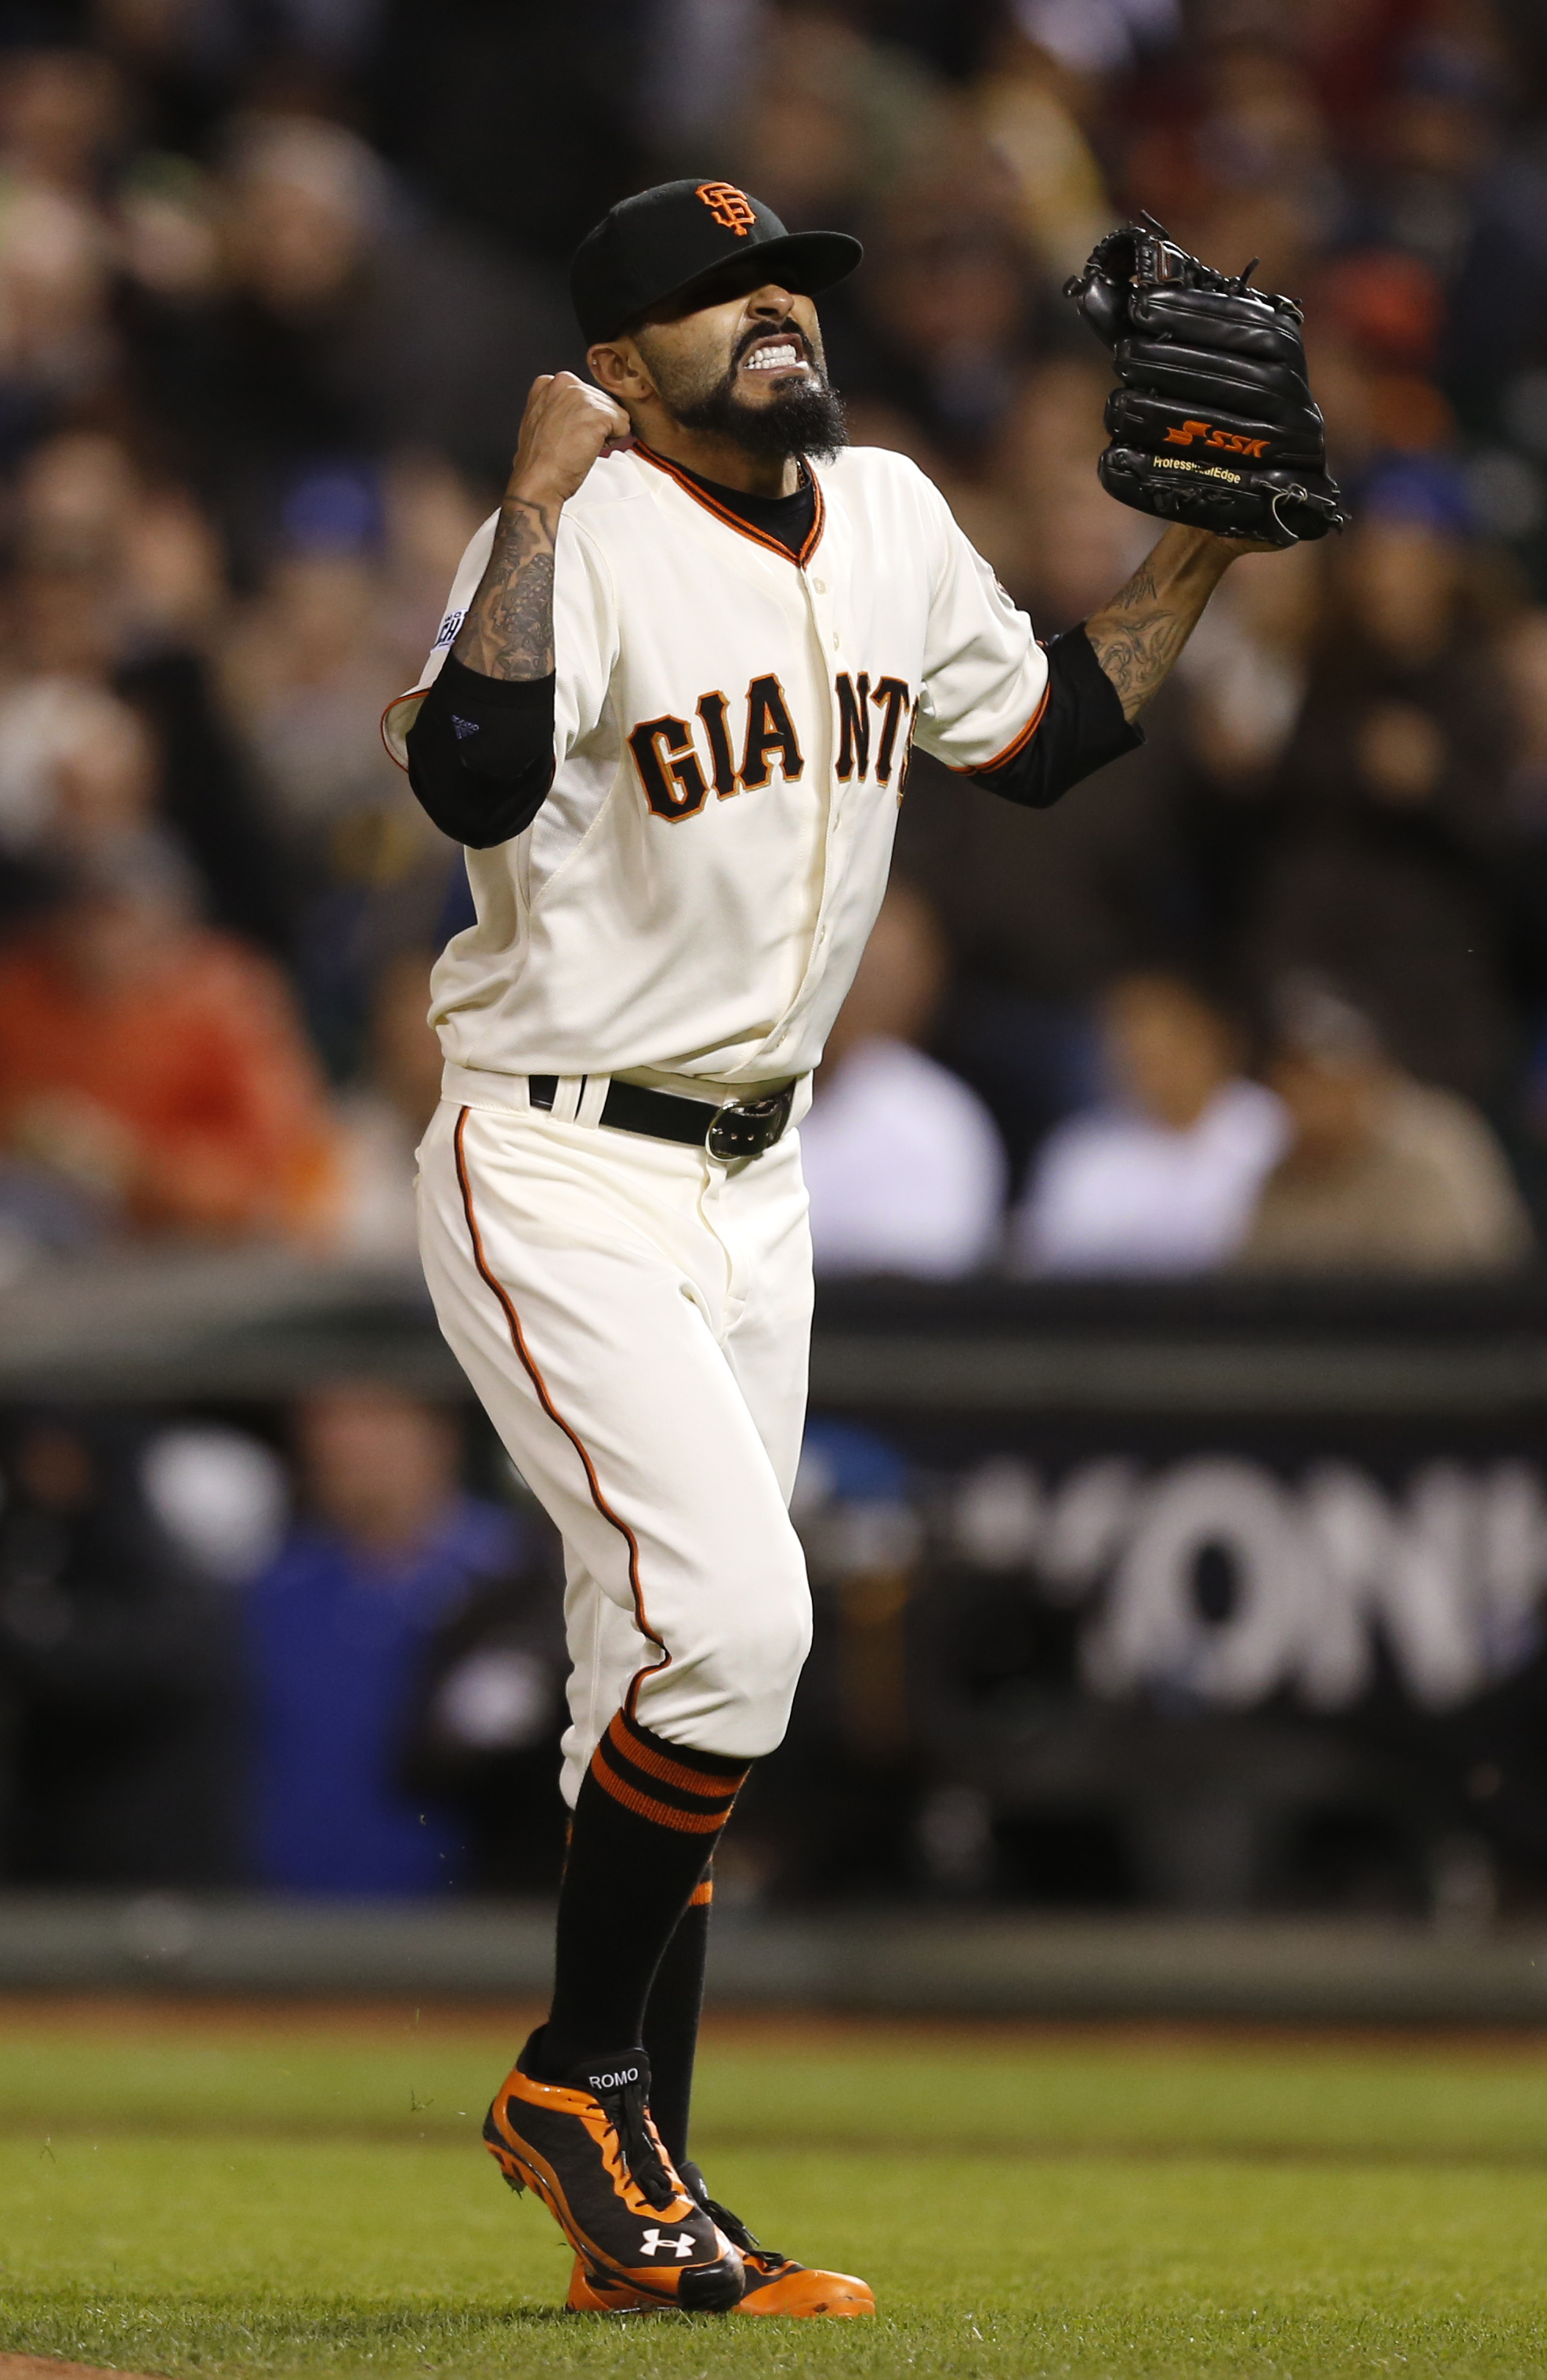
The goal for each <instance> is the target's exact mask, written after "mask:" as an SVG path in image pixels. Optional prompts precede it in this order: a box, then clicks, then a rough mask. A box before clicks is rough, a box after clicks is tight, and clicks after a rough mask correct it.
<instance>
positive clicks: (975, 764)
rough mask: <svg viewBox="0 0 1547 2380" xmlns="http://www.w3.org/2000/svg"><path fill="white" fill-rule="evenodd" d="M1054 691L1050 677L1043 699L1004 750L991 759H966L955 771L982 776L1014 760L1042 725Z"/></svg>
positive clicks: (957, 774) (966, 775)
mask: <svg viewBox="0 0 1547 2380" xmlns="http://www.w3.org/2000/svg"><path fill="white" fill-rule="evenodd" d="M1052 691H1053V680H1052V678H1051V677H1049V678H1048V681H1047V684H1046V685H1045V686H1044V687H1043V689H1042V700H1041V701H1040V702H1039V703H1038V704H1037V707H1036V709H1035V710H1033V713H1032V715H1031V717H1030V719H1028V720H1027V722H1026V724H1025V725H1024V727H1022V729H1021V733H1020V735H1015V736H1012V737H1011V739H1010V741H1009V743H1008V744H1007V745H1006V746H1005V748H1004V750H1003V751H1002V752H996V753H995V755H994V758H993V759H991V760H964V761H963V762H962V764H961V767H960V768H959V769H954V768H953V773H954V774H955V775H956V776H958V777H982V776H985V775H986V774H987V772H988V771H989V770H990V769H1002V768H1003V767H1004V765H1005V762H1006V761H1007V760H1013V759H1014V758H1015V756H1016V754H1017V752H1019V751H1020V750H1021V748H1022V747H1023V746H1024V745H1027V744H1029V743H1030V742H1031V740H1032V738H1033V735H1035V734H1036V732H1037V729H1038V728H1039V727H1040V726H1041V725H1042V715H1043V712H1044V711H1045V710H1046V708H1047V698H1048V696H1049V695H1050V694H1051V693H1052Z"/></svg>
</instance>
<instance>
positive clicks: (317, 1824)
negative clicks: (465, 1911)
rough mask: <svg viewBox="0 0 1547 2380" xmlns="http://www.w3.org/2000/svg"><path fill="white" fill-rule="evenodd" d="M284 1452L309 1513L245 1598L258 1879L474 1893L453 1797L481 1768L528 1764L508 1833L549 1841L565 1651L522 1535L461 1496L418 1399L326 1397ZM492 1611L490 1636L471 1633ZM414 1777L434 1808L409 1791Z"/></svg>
mask: <svg viewBox="0 0 1547 2380" xmlns="http://www.w3.org/2000/svg"><path fill="white" fill-rule="evenodd" d="M296 1441H297V1451H298V1454H299V1458H300V1465H301V1470H302V1475H303V1479H304V1483H305V1488H306V1491H307V1495H308V1501H309V1505H310V1515H309V1517H308V1520H307V1521H306V1522H305V1523H304V1524H302V1525H301V1526H299V1527H298V1528H297V1529H296V1532H295V1533H294V1535H293V1536H292V1537H291V1539H290V1542H289V1544H288V1545H287V1546H286V1547H285V1548H284V1551H283V1552H282V1553H281V1554H280V1556H279V1558H278V1560H276V1561H275V1562H274V1564H273V1566H272V1569H271V1570H269V1571H268V1572H267V1573H265V1575H263V1576H262V1577H260V1579H258V1580H257V1581H256V1582H255V1584H254V1585H253V1586H252V1587H251V1588H250V1589H249V1591H248V1597H247V1632H248V1646H249V1665H250V1673H251V1682H252V1700H253V1709H254V1745H253V1763H254V1765H253V1774H252V1788H251V1828H252V1841H253V1856H254V1861H255V1864H256V1866H257V1869H258V1873H259V1875H260V1878H261V1879H262V1881H263V1882H264V1883H266V1884H269V1885H272V1886H277V1887H280V1888H284V1889H287V1890H291V1891H297V1892H362V1893H363V1892H381V1893H392V1892H404V1893H417V1892H430V1891H434V1890H436V1889H437V1888H441V1887H445V1886H448V1885H453V1884H457V1883H465V1882H466V1881H468V1880H469V1877H470V1876H472V1875H473V1874H474V1873H476V1857H475V1851H474V1849H473V1848H472V1846H471V1841H470V1836H469V1828H468V1825H467V1823H466V1817H465V1813H464V1812H462V1811H461V1810H459V1809H458V1807H457V1805H456V1800H455V1798H454V1796H455V1793H456V1791H457V1789H458V1787H459V1786H460V1785H461V1784H462V1783H463V1782H464V1781H465V1770H466V1768H467V1767H468V1765H469V1762H470V1761H471V1760H472V1759H473V1757H474V1756H475V1755H478V1754H482V1755H489V1754H491V1753H500V1754H502V1755H505V1757H506V1758H507V1759H511V1758H514V1757H516V1756H521V1759H520V1764H519V1766H518V1768H517V1771H516V1772H515V1773H516V1776H517V1778H518V1779H519V1783H520V1785H521V1786H522V1787H523V1788H524V1789H525V1794H526V1798H525V1800H524V1799H523V1798H522V1795H521V1794H520V1793H513V1794H509V1795H508V1796H507V1799H506V1801H505V1803H504V1805H503V1823H504V1825H505V1826H506V1827H507V1828H509V1829H511V1830H513V1831H514V1830H520V1829H523V1828H529V1829H535V1830H536V1831H537V1833H538V1835H539V1836H540V1837H541V1838H542V1841H543V1842H544V1843H545V1844H546V1843H548V1842H549V1841H550V1840H551V1839H555V1838H556V1834H557V1828H558V1824H559V1803H558V1793H557V1787H556V1785H555V1783H554V1775H555V1770H554V1767H553V1761H554V1753H555V1744H556V1739H557V1734H558V1728H559V1719H560V1681H561V1678H562V1631H561V1628H560V1620H559V1598H558V1594H557V1591H556V1589H555V1588H554V1587H552V1586H551V1585H550V1579H549V1575H548V1573H547V1572H546V1570H545V1569H544V1567H543V1564H542V1561H541V1560H540V1559H539V1544H540V1540H539V1539H538V1536H537V1535H536V1533H535V1531H534V1530H533V1529H532V1528H530V1527H528V1526H527V1525H526V1524H525V1523H524V1522H523V1521H522V1520H521V1519H520V1518H519V1517H518V1516H517V1515H516V1514H515V1513H514V1512H512V1511H511V1510H509V1509H508V1508H506V1507H504V1506H501V1505H496V1504H491V1503H489V1502H487V1501H484V1500H479V1499H476V1498H473V1497H470V1496H467V1495H465V1494H464V1493H463V1492H462V1491H461V1489H460V1488H459V1486H458V1478H457V1473H458V1454H459V1447H458V1432H457V1428H456V1425H455V1422H454V1419H453V1416H452V1415H449V1414H446V1413H442V1412H439V1411H437V1410H435V1409H434V1408H433V1407H431V1406H429V1405H427V1404H425V1403H422V1402H420V1401H419V1400H418V1399H417V1398H414V1397H410V1396H406V1395H402V1394H399V1393H397V1392H396V1391H394V1390H391V1389H387V1388H381V1387H370V1388H366V1387H358V1388H352V1387H347V1386H339V1387H335V1388H332V1389H326V1390H319V1391H318V1392H317V1393H316V1394H315V1395H313V1396H312V1397H310V1398H308V1400H307V1402H306V1403H305V1404H304V1405H303V1406H302V1407H301V1410H300V1413H299V1415H298V1417H297V1424H296ZM491 1604H493V1605H497V1606H498V1608H499V1609H500V1611H501V1615H502V1617H501V1619H500V1621H499V1623H498V1625H497V1626H495V1627H494V1628H492V1629H491V1628H490V1627H489V1625H488V1624H487V1622H486V1621H482V1620H480V1622H479V1624H478V1625H477V1626H475V1627H472V1628H469V1618H470V1615H471V1614H472V1613H473V1612H474V1611H475V1609H477V1611H479V1612H480V1613H487V1611H488V1610H489V1608H490V1606H491ZM513 1607H514V1609H513ZM427 1698H428V1700H429V1710H428V1713H427V1711H426V1707H425V1706H426V1702H427ZM457 1755H460V1762H459V1760H458V1758H457ZM410 1761H412V1764H413V1766H412V1773H413V1774H414V1775H415V1776H416V1777H422V1776H423V1775H424V1774H425V1772H426V1770H427V1769H429V1772H430V1773H431V1774H433V1775H434V1776H435V1778H436V1779H437V1781H438V1782H439V1784H440V1787H441V1791H440V1794H439V1796H438V1797H437V1798H436V1799H433V1800H431V1799H429V1798H428V1797H427V1794H426V1792H425V1791H424V1790H422V1787H419V1786H416V1785H411V1784H410V1783H409V1782H408V1781H407V1779H408V1774H409V1769H408V1764H409V1763H410ZM459 1767H460V1769H461V1771H462V1772H464V1773H463V1774H459V1773H458V1770H459ZM505 1781H506V1785H507V1788H508V1787H509V1786H510V1784H511V1782H512V1779H511V1776H510V1775H509V1774H507V1777H506V1780H505ZM513 1858H514V1852H513V1849H512V1847H511V1846H509V1845H507V1846H506V1847H505V1863H506V1864H507V1865H508V1864H510V1863H511V1861H512V1859H513Z"/></svg>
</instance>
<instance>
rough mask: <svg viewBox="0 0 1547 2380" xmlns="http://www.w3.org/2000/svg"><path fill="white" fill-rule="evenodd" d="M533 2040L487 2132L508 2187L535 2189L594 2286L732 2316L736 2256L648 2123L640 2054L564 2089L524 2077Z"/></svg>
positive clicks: (499, 2096)
mask: <svg viewBox="0 0 1547 2380" xmlns="http://www.w3.org/2000/svg"><path fill="white" fill-rule="evenodd" d="M539 2038H540V2035H539V2034H533V2036H532V2039H531V2040H530V2041H529V2042H528V2043H527V2044H526V2048H525V2049H524V2050H523V2051H522V2053H521V2056H520V2058H518V2059H517V2061H516V2064H515V2066H514V2069H513V2070H512V2071H511V2072H510V2073H509V2074H507V2075H506V2077H505V2080H504V2081H503V2083H501V2085H500V2088H499V2090H498V2091H497V2092H496V2093H495V2095H494V2104H493V2106H492V2107H490V2108H489V2114H488V2115H487V2117H486V2118H485V2119H484V2127H483V2136H484V2140H485V2142H486V2143H487V2144H488V2146H489V2150H490V2152H491V2153H492V2155H494V2157H495V2158H496V2160H497V2161H498V2164H499V2167H500V2170H501V2172H502V2174H503V2175H504V2177H505V2180H507V2181H508V2182H509V2183H510V2186H511V2188H512V2189H513V2190H531V2191H534V2192H536V2193H537V2195H538V2198H540V2199H541V2201H542V2203H543V2204H544V2205H545V2206H546V2207H547V2209H548V2211H549V2213H550V2215H551V2216H553V2217H554V2219H555V2221H556V2222H557V2223H558V2225H559V2227H560V2228H561V2229H562V2232H563V2234H564V2236H565V2238H566V2239H567V2240H569V2242H570V2245H571V2246H572V2247H573V2248H574V2252H575V2254H576V2255H577V2256H578V2257H579V2258H580V2260H581V2262H582V2264H583V2265H584V2266H585V2269H586V2272H588V2273H594V2274H595V2275H596V2276H597V2278H598V2283H601V2284H603V2285H604V2286H606V2287H607V2288H609V2289H621V2290H624V2291H626V2292H627V2293H628V2294H629V2295H630V2296H631V2297H633V2298H635V2299H637V2300H638V2301H640V2303H641V2304H645V2305H650V2306H657V2307H659V2308H660V2309H661V2310H662V2311H663V2312H664V2311H666V2310H667V2309H670V2308H677V2309H680V2310H681V2311H683V2312H684V2313H729V2312H730V2310H731V2307H732V2306H733V2305H734V2304H735V2303H736V2301H737V2299H738V2298H739V2297H740V2296H741V2293H742V2289H743V2284H744V2281H745V2274H744V2271H743V2265H742V2258H741V2253H740V2251H739V2250H738V2249H737V2248H735V2247H734V2246H733V2245H732V2244H731V2241H730V2240H727V2239H724V2238H722V2237H721V2235H720V2233H719V2231H718V2230H717V2228H716V2227H715V2224H714V2220H713V2218H712V2216H709V2215H707V2213H706V2212H705V2210H704V2208H703V2206H702V2205H701V2204H700V2203H699V2201H698V2200H697V2199H696V2198H695V2197H694V2196H693V2195H692V2194H691V2192H688V2191H687V2190H685V2189H684V2188H683V2183H682V2181H681V2180H679V2178H678V2176H677V2175H676V2173H675V2172H674V2171H673V2170H672V2167H671V2159H670V2158H669V2157H668V2155H667V2154H666V2152H665V2150H664V2149H663V2148H662V2146H661V2144H660V2136H659V2133H658V2132H657V2131H656V2128H655V2126H654V2124H653V2123H652V2122H651V2121H650V2107H649V2091H650V2069H649V2064H648V2061H647V2058H646V2056H645V2053H644V2051H643V2050H642V2049H631V2050H629V2051H628V2053H627V2054H626V2056H624V2057H622V2058H614V2059H609V2060H608V2061H607V2062H606V2063H605V2064H603V2065H599V2066H598V2065H591V2066H588V2067H582V2068H579V2069H577V2070H575V2071H574V2072H573V2073H571V2074H569V2075H566V2077H565V2078H564V2080H563V2081H562V2082H561V2083H539V2082H538V2081H536V2080H535V2079H534V2078H533V2077H532V2076H531V2075H530V2074H528V2073H527V2072H526V2067H527V2065H528V2064H529V2063H531V2062H533V2053H534V2049H535V2048H536V2046H537V2044H538V2040H539Z"/></svg>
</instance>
